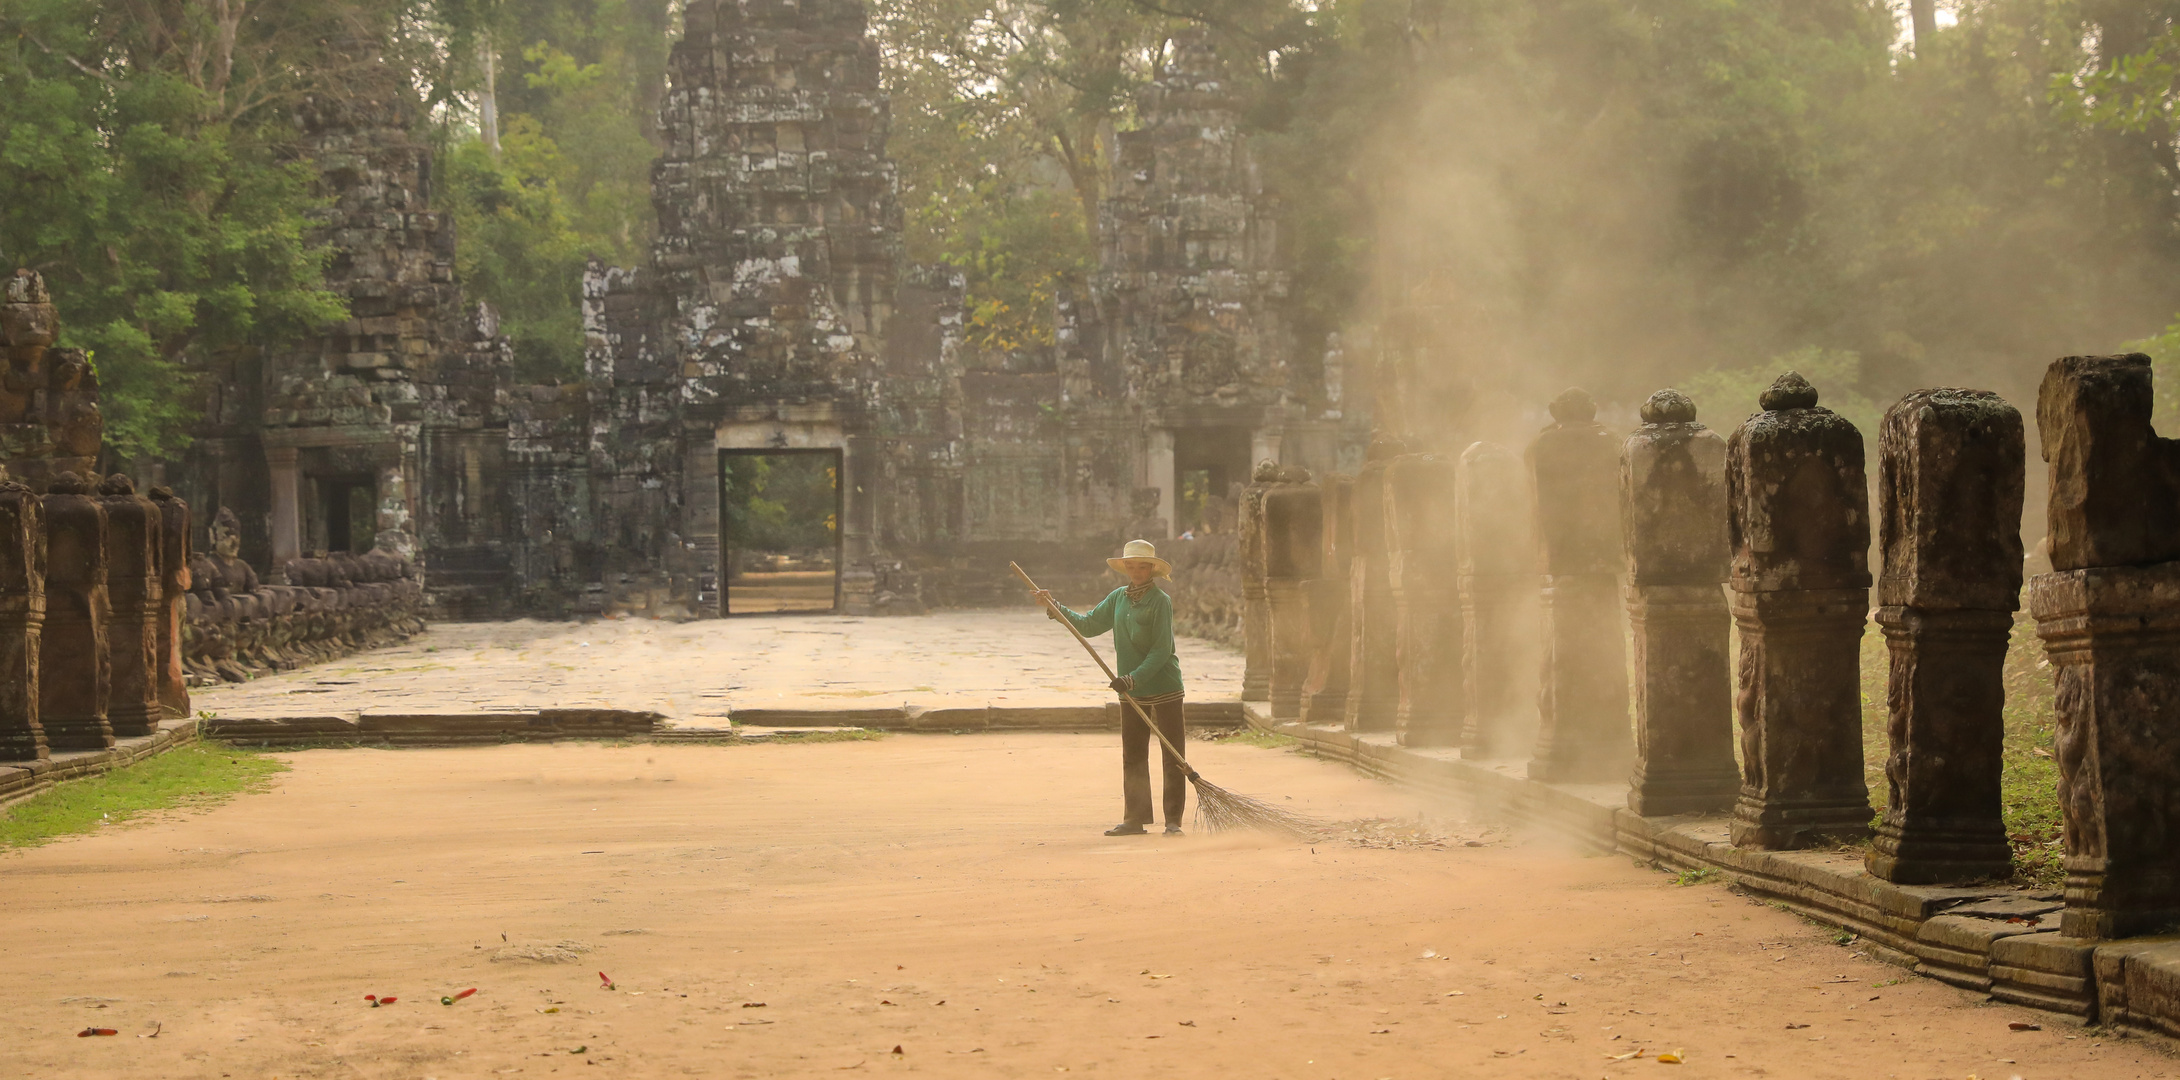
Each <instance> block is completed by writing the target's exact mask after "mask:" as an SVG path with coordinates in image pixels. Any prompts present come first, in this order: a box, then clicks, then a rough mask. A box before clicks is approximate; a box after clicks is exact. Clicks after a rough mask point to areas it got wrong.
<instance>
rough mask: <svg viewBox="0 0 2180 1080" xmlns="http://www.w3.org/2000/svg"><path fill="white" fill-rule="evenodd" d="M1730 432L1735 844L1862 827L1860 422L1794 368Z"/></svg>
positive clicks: (1865, 601)
mask: <svg viewBox="0 0 2180 1080" xmlns="http://www.w3.org/2000/svg"><path fill="white" fill-rule="evenodd" d="M1761 403H1762V405H1763V408H1764V411H1763V412H1760V413H1758V414H1756V415H1755V416H1752V417H1750V418H1749V419H1748V421H1747V422H1746V423H1744V424H1742V425H1741V427H1740V428H1739V429H1737V430H1736V431H1735V432H1734V433H1733V438H1732V439H1731V441H1730V442H1729V443H1728V444H1727V461H1726V504H1727V510H1728V517H1727V523H1728V529H1729V532H1728V539H1729V541H1730V542H1731V543H1732V545H1733V574H1732V579H1731V582H1732V586H1733V618H1734V623H1735V625H1736V626H1738V627H1739V628H1740V631H1741V659H1740V673H1739V689H1738V690H1737V691H1736V693H1735V697H1734V707H1735V711H1736V712H1737V713H1738V714H1739V717H1740V721H1741V797H1740V799H1739V800H1738V801H1737V802H1736V803H1735V805H1734V811H1733V823H1732V836H1733V842H1734V844H1735V845H1737V846H1739V847H1753V848H1798V847H1806V846H1808V845H1809V844H1810V843H1811V842H1813V841H1816V840H1817V839H1819V838H1821V837H1826V836H1831V837H1840V838H1845V839H1856V838H1860V837H1863V836H1867V835H1869V831H1870V794H1869V788H1868V786H1867V784H1866V782H1865V780H1864V779H1863V775H1862V684H1861V659H1862V657H1861V650H1862V627H1863V620H1864V618H1865V617H1866V614H1867V612H1868V605H1869V587H1870V571H1869V546H1870V519H1869V485H1868V482H1867V481H1866V480H1864V478H1863V472H1862V434H1861V432H1858V431H1856V430H1855V426H1854V425H1853V424H1851V423H1849V422H1847V420H1846V419H1845V418H1843V417H1841V416H1839V415H1838V414H1836V413H1834V412H1832V411H1831V410H1830V409H1824V408H1819V407H1818V406H1817V390H1816V388H1815V387H1813V386H1811V385H1809V382H1808V380H1806V379H1804V378H1802V377H1801V376H1800V375H1798V374H1796V373H1794V372H1791V371H1789V372H1787V373H1786V374H1784V375H1781V376H1779V379H1778V381H1777V382H1774V383H1772V385H1771V389H1769V390H1766V391H1764V394H1763V397H1762V399H1761Z"/></svg>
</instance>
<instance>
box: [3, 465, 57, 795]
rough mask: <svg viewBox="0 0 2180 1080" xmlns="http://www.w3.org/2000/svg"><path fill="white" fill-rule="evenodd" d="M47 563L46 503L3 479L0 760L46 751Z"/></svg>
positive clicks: (42, 754)
mask: <svg viewBox="0 0 2180 1080" xmlns="http://www.w3.org/2000/svg"><path fill="white" fill-rule="evenodd" d="M45 564H46V526H45V507H44V504H43V503H41V502H40V501H39V500H38V497H37V496H36V495H34V494H32V493H31V490H30V489H29V488H28V487H25V486H24V485H22V484H18V483H15V482H13V481H0V761H40V760H44V759H45V757H46V755H47V747H46V738H45V728H44V727H43V725H41V724H40V723H39V721H38V694H39V691H38V687H39V683H38V664H39V643H40V641H41V639H42V635H43V633H44V629H45V576H46V565H45Z"/></svg>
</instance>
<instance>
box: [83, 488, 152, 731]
mask: <svg viewBox="0 0 2180 1080" xmlns="http://www.w3.org/2000/svg"><path fill="white" fill-rule="evenodd" d="M98 496H99V499H98V501H99V505H100V506H101V507H102V508H103V509H104V510H105V511H106V602H107V612H108V616H107V621H106V651H107V655H108V656H109V657H110V659H109V661H108V669H107V670H108V678H109V679H110V680H111V683H110V684H109V688H108V691H107V697H106V721H107V724H108V725H109V726H110V727H112V728H113V733H114V737H115V738H120V739H133V738H140V737H142V736H145V735H150V734H152V733H153V732H156V731H157V730H159V720H160V718H161V717H162V716H164V715H165V710H163V709H162V708H161V707H160V705H159V623H158V616H159V590H160V587H161V585H162V581H161V575H160V573H159V543H160V539H159V534H160V531H161V530H162V529H163V527H164V523H163V521H162V520H161V517H162V516H161V514H160V512H159V504H157V503H155V502H152V501H151V500H150V499H148V498H146V497H144V496H142V495H138V494H137V493H136V485H135V484H134V483H133V482H132V481H130V479H129V478H128V476H127V475H126V474H123V473H115V474H113V475H112V476H110V477H107V478H106V480H105V482H104V483H101V484H100V485H99V486H98Z"/></svg>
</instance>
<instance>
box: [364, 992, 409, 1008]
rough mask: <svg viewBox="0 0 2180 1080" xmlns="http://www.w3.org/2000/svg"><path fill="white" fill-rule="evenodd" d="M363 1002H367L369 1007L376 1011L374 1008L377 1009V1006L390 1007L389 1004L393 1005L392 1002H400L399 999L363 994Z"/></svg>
mask: <svg viewBox="0 0 2180 1080" xmlns="http://www.w3.org/2000/svg"><path fill="white" fill-rule="evenodd" d="M363 1000H365V1001H368V1002H370V1003H371V1007H372V1008H374V1009H376V1008H378V1007H379V1006H381V1005H391V1004H393V1003H394V1002H396V1001H400V1000H401V999H400V998H391V997H380V996H378V995H377V994H365V995H363Z"/></svg>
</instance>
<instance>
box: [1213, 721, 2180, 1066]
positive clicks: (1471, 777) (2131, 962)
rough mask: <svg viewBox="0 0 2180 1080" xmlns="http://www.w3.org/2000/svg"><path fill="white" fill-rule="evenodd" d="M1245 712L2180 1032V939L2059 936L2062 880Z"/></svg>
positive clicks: (1983, 979)
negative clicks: (1930, 865) (1920, 874)
mask: <svg viewBox="0 0 2180 1080" xmlns="http://www.w3.org/2000/svg"><path fill="white" fill-rule="evenodd" d="M1243 713H1244V715H1245V716H1246V717H1247V718H1248V723H1249V726H1250V727H1252V728H1255V729H1256V730H1259V731H1263V732H1267V733H1271V734H1276V735H1286V736H1289V737H1291V738H1293V739H1295V740H1297V741H1299V742H1300V743H1302V744H1303V745H1304V746H1306V747H1308V748H1309V750H1310V751H1311V752H1312V753H1315V754H1317V755H1319V756H1321V757H1326V758H1330V759H1332V760H1335V761H1341V762H1345V763H1347V764H1350V765H1353V766H1354V767H1356V768H1357V769H1360V770H1362V771H1363V772H1366V773H1370V774H1372V775H1375V776H1382V777H1385V778H1387V779H1392V780H1398V781H1401V782H1402V783H1406V784H1409V785H1412V786H1414V787H1417V788H1420V789H1423V790H1427V791H1434V792H1438V793H1441V794H1446V795H1451V796H1454V797H1456V798H1459V799H1463V800H1467V801H1469V802H1470V803H1471V804H1472V805H1477V806H1479V807H1488V808H1489V809H1490V810H1491V811H1492V812H1495V813H1499V814H1503V815H1505V816H1507V817H1511V818H1514V819H1516V820H1519V821H1523V822H1527V823H1531V824H1536V825H1543V826H1549V827H1551V828H1552V829H1554V830H1556V831H1559V832H1561V833H1564V834H1566V835H1568V836H1570V837H1572V838H1574V839H1575V840H1577V841H1580V842H1582V843H1585V844H1588V845H1590V846H1592V847H1594V848H1596V849H1597V850H1600V851H1618V852H1625V853H1627V854H1629V855H1633V856H1635V857H1636V858H1637V859H1640V860H1643V861H1646V862H1650V863H1655V864H1661V865H1666V866H1674V867H1680V868H1683V869H1702V868H1709V869H1713V870H1718V871H1721V872H1723V873H1724V874H1725V875H1726V876H1727V877H1729V878H1731V879H1732V880H1733V881H1735V882H1737V883H1739V884H1740V885H1741V887H1742V888H1745V889H1747V890H1749V891H1750V892H1752V893H1756V894H1759V895H1762V896H1765V897H1767V898H1770V899H1772V900H1774V901H1776V902H1778V903H1779V904H1780V905H1782V906H1784V907H1786V908H1787V909H1789V910H1792V911H1794V912H1796V913H1798V914H1801V915H1804V916H1807V917H1809V918H1811V919H1814V920H1816V921H1819V922H1823V923H1826V924H1829V925H1832V926H1838V927H1841V928H1843V929H1847V930H1851V931H1853V932H1855V933H1856V934H1859V935H1861V937H1862V939H1863V946H1864V948H1865V951H1866V952H1867V953H1868V954H1869V955H1870V956H1872V957H1874V958H1876V959H1879V960H1884V961H1886V962H1888V963H1892V964H1896V965H1898V966H1900V967H1905V968H1909V969H1911V970H1913V971H1914V972H1915V973H1916V974H1918V975H1925V976H1928V977H1930V978H1934V979H1937V980H1939V981H1941V982H1945V983H1948V984H1950V985H1953V986H1958V987H1960V988H1962V989H1964V990H1972V991H1976V992H1978V993H1984V994H1988V995H1990V997H1992V998H1994V999H1996V1000H1999V1001H2004V1002H2007V1003H2009V1004H2014V1005H2022V1006H2026V1007H2029V1008H2033V1009H2038V1010H2042V1011H2045V1012H2051V1013H2057V1014H2059V1015H2061V1016H2063V1017H2065V1018H2067V1019H2069V1020H2071V1021H2073V1022H2076V1023H2083V1024H2088V1023H2099V1022H2101V1023H2104V1024H2107V1025H2120V1026H2125V1027H2129V1028H2134V1029H2138V1030H2142V1031H2149V1032H2155V1033H2158V1034H2163V1035H2169V1036H2174V1037H2180V936H2174V937H2165V938H2137V939H2130V940H2125V941H2116V942H2090V941H2080V940H2076V939H2071V938H2064V937H2061V936H2060V935H2059V932H2058V925H2059V920H2058V913H2059V911H2060V910H2061V909H2062V908H2063V907H2064V904H2063V903H2062V901H2061V898H2060V894H2059V893H2058V892H2057V891H2056V890H2051V891H2041V892H2029V891H2023V890H2017V889H2014V888H2013V887H2011V886H2004V885H2001V886H1961V887H1950V886H1923V885H1895V884H1893V883H1891V882H1889V881H1885V880H1884V879H1882V878H1878V877H1875V876H1873V875H1871V874H1870V873H1869V872H1868V871H1867V870H1865V869H1864V868H1863V865H1862V859H1861V857H1860V856H1859V855H1856V854H1847V853H1840V852H1824V851H1753V850H1747V849H1743V848H1736V847H1734V846H1733V845H1732V844H1731V843H1729V842H1727V838H1726V818H1725V817H1724V816H1723V815H1701V814H1683V815H1679V816H1676V817H1654V818H1645V817H1642V816H1640V815H1637V814H1636V813H1634V812H1633V811H1631V810H1628V809H1627V808H1626V805H1625V800H1626V795H1627V786H1626V785H1624V784H1547V783H1543V782H1541V781H1535V780H1531V779H1529V778H1528V777H1527V776H1526V775H1524V764H1525V763H1524V762H1522V761H1518V760H1517V761H1474V760H1463V759H1462V758H1461V756H1460V752H1459V751H1458V750H1455V749H1451V748H1444V747H1406V746H1401V745H1399V744H1398V743H1397V742H1396V741H1395V740H1394V736H1393V733H1392V732H1364V733H1354V732H1349V731H1347V730H1345V729H1343V728H1338V727H1332V726H1328V725H1305V724H1301V723H1298V722H1295V721H1274V720H1272V718H1271V717H1270V715H1269V712H1268V710H1267V708H1266V704H1265V703H1264V702H1261V701H1250V702H1245V703H1243Z"/></svg>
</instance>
